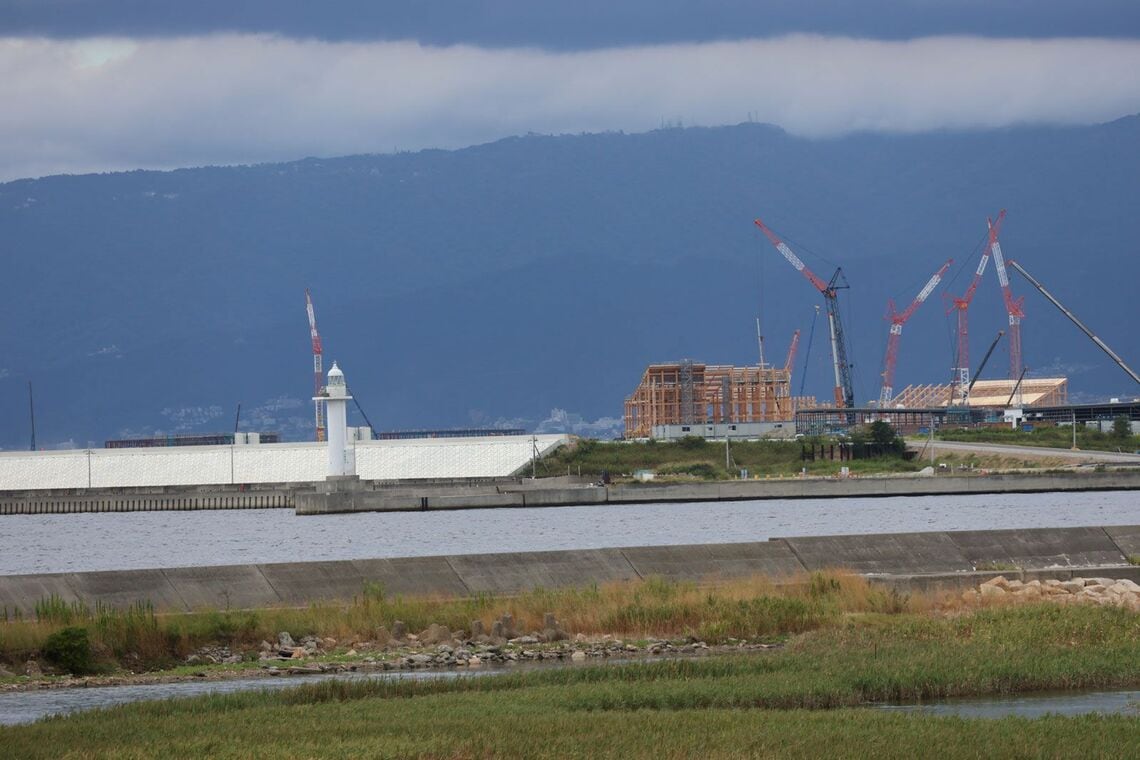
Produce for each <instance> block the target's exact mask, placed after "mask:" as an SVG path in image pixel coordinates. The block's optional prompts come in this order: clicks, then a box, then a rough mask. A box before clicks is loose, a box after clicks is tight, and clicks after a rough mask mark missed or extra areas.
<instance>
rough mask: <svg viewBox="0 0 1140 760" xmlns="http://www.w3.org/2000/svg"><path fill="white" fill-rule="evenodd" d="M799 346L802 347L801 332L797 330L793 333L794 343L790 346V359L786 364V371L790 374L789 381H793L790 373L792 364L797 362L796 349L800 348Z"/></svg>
mask: <svg viewBox="0 0 1140 760" xmlns="http://www.w3.org/2000/svg"><path fill="white" fill-rule="evenodd" d="M799 345H800V331H799V330H796V331H795V332H794V333H792V342H791V343H790V344H788V358H787V360H786V361H785V362H784V370H785V371H787V372H788V373H789V374H788V379H789V380H790V379H791V374H790V373H791V371H792V362H794V361H795V360H796V349H797V348H799Z"/></svg>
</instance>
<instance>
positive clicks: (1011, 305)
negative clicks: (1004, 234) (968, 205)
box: [986, 209, 1025, 380]
mask: <svg viewBox="0 0 1140 760" xmlns="http://www.w3.org/2000/svg"><path fill="white" fill-rule="evenodd" d="M1004 216H1005V210H1004V209H1003V210H1002V212H1001V214H999V215H998V220H997V222H993V221H992V220H990V219H987V220H986V224H987V225H989V228H990V253H991V254H992V255H993V257H994V269H996V270H997V276H998V283H999V284H1000V285H1001V297H1002V299H1003V300H1004V301H1005V311H1006V314H1008V315H1009V379H1010V380H1018V379H1019V378H1020V377H1021V373H1022V370H1023V369H1024V368H1023V367H1022V366H1021V318H1022V317H1024V316H1025V312H1024V311H1023V310H1022V308H1021V305H1022V304H1023V303H1025V297H1024V296H1023V297H1021V298H1017V299H1015V298H1014V297H1013V291H1012V290H1011V289H1010V287H1009V274H1007V273H1006V271H1005V259H1004V258H1003V257H1002V255H1001V243H999V242H998V228H999V227H1000V226H1001V220H1002V217H1004Z"/></svg>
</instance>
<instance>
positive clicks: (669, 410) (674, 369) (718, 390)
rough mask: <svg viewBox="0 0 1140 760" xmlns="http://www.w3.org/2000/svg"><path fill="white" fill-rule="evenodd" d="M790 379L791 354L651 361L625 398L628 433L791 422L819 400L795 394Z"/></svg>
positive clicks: (654, 433)
mask: <svg viewBox="0 0 1140 760" xmlns="http://www.w3.org/2000/svg"><path fill="white" fill-rule="evenodd" d="M791 381H792V372H791V361H790V358H789V362H788V363H787V365H785V366H784V367H769V366H766V365H761V366H751V367H733V366H730V365H723V364H700V363H698V362H694V361H691V360H685V361H681V362H675V363H671V364H651V365H650V366H649V368H648V369H646V370H645V374H644V375H642V377H641V382H640V383H639V384H638V386H637V389H636V390H634V392H633V393H632V394H631V395H630V396H629V397H628V398H627V399H626V400H625V437H626V438H650V437H653V438H661V437H670V436H668V435H663V434H662V430H663V429H664V428H666V427H671V426H682V427H692V426H698V425H700V426H704V425H722V424H730V425H741V426H743V425H748V424H751V423H776V424H779V423H783V422H790V421H791V420H793V419H794V418H795V413H796V410H797V409H800V408H808V407H814V406H815V405H816V401H815V398H814V397H796V396H792V394H791ZM773 427H774V425H773ZM789 430H790V428H789ZM702 431H703V428H702ZM738 432H739V434H740V435H741V436H742V437H743V436H744V435H746V434H745V433H744V430H743V428H742V429H740V430H739V431H738ZM694 434H696V431H694Z"/></svg>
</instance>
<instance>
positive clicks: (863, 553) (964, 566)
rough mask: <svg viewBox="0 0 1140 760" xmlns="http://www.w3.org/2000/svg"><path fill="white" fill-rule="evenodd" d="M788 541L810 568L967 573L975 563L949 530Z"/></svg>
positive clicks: (872, 571) (804, 538)
mask: <svg viewBox="0 0 1140 760" xmlns="http://www.w3.org/2000/svg"><path fill="white" fill-rule="evenodd" d="M777 540H782V541H783V542H784V543H786V544H787V545H788V546H789V547H790V548H791V550H792V552H794V553H795V555H796V557H797V558H798V559H799V560H800V562H801V563H802V564H803V566H804V567H805V568H806V569H808V570H824V569H827V568H845V569H848V570H853V571H855V572H857V573H865V574H868V573H886V574H899V575H901V574H904V573H906V574H917V573H965V572H970V571H971V570H973V569H974V568H973V566H972V565H971V564H970V563H969V561H967V560H966V558H965V557H964V556H963V555H962V552H961V551H960V550H959V549H958V547H957V545H956V544H955V543H954V542H953V541H952V540H951V539H950V536H949V535H947V534H946V533H888V534H883V535H867V536H805V537H800V538H785V539H777Z"/></svg>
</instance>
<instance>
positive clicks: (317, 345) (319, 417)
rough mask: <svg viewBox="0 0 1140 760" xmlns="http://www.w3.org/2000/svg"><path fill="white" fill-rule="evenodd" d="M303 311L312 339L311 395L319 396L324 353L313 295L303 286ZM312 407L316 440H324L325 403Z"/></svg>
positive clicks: (322, 378) (323, 375)
mask: <svg viewBox="0 0 1140 760" xmlns="http://www.w3.org/2000/svg"><path fill="white" fill-rule="evenodd" d="M305 311H307V312H308V313H309V337H310V338H311V339H312V341H313V396H314V397H316V396H320V395H321V389H322V388H323V387H324V379H325V373H324V369H323V368H322V366H321V356H322V355H323V354H324V349H323V348H322V347H321V335H320V333H318V332H317V317H316V315H315V314H314V313H313V296H312V294H311V293H309V289H308V288H305ZM313 407H314V409H315V410H316V411H315V414H316V427H317V440H318V441H323V440H325V405H324V403H323V402H321V401H314V402H313Z"/></svg>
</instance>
